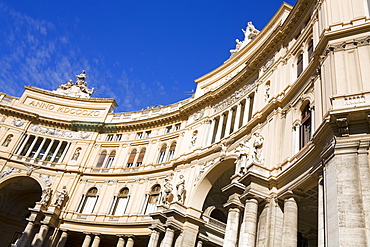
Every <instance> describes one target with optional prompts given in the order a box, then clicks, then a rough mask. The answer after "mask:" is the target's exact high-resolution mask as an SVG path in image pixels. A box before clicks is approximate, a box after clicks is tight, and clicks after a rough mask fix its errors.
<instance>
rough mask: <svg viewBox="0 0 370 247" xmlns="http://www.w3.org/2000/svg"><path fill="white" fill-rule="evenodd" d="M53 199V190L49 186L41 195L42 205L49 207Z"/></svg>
mask: <svg viewBox="0 0 370 247" xmlns="http://www.w3.org/2000/svg"><path fill="white" fill-rule="evenodd" d="M50 198H51V188H50V187H49V186H48V187H46V188H45V189H44V190H43V191H42V194H41V200H40V203H41V204H43V205H44V206H47V205H48V203H49V201H50Z"/></svg>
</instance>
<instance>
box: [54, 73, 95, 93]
mask: <svg viewBox="0 0 370 247" xmlns="http://www.w3.org/2000/svg"><path fill="white" fill-rule="evenodd" d="M76 77H77V79H76V82H75V83H73V81H72V80H69V81H68V82H67V83H66V84H63V85H60V87H59V88H58V89H57V90H55V91H53V92H54V93H57V94H61V95H67V96H72V97H78V98H90V97H91V95H92V93H93V91H94V88H92V89H89V88H88V87H87V82H86V81H85V79H86V78H87V75H86V71H85V70H83V71H82V73H81V74H79V75H76Z"/></svg>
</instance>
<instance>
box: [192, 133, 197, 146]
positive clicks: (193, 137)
mask: <svg viewBox="0 0 370 247" xmlns="http://www.w3.org/2000/svg"><path fill="white" fill-rule="evenodd" d="M197 136H198V132H196V131H194V132H193V135H192V137H191V145H192V146H195V143H196V142H197V138H198V137H197Z"/></svg>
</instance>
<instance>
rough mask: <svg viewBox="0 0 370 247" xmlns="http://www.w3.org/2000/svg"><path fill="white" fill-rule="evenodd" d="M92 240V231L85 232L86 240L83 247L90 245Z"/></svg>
mask: <svg viewBox="0 0 370 247" xmlns="http://www.w3.org/2000/svg"><path fill="white" fill-rule="evenodd" d="M90 242H91V235H90V233H85V239H84V242H83V243H82V247H89V246H90Z"/></svg>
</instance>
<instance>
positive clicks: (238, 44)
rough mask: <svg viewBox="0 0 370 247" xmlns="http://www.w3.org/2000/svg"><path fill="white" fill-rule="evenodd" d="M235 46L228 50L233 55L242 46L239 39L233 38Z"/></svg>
mask: <svg viewBox="0 0 370 247" xmlns="http://www.w3.org/2000/svg"><path fill="white" fill-rule="evenodd" d="M235 42H236V46H235V49H232V50H230V53H231V55H234V54H235V53H237V52H238V51H239V50H240V49H241V48H243V41H240V40H239V39H236V40H235Z"/></svg>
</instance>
